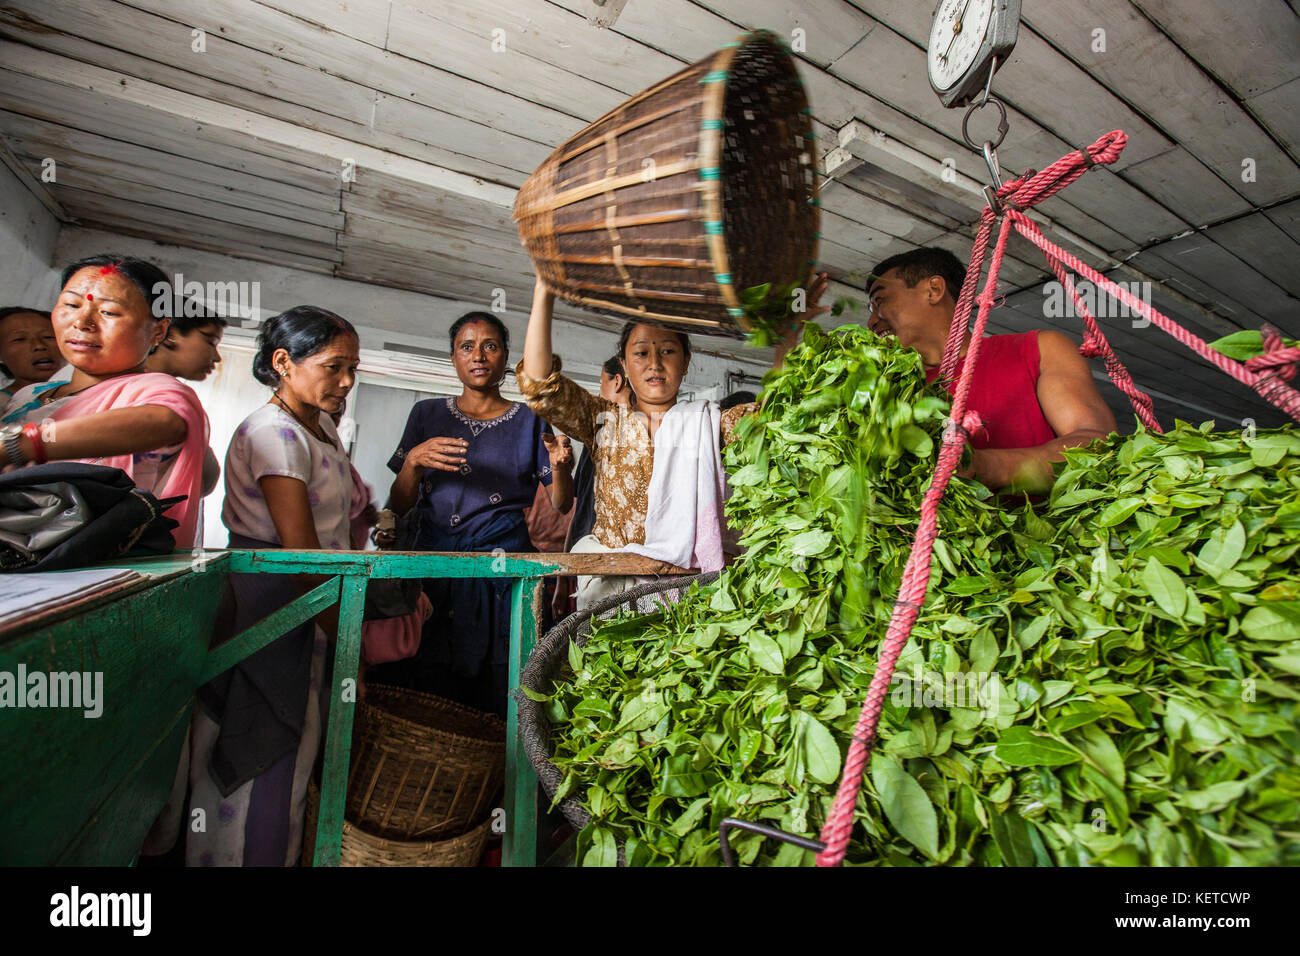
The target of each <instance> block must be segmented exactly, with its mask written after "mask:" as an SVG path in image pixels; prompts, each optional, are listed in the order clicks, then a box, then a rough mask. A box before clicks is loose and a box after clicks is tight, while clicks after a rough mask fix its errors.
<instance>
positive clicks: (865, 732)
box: [817, 130, 1300, 866]
mask: <svg viewBox="0 0 1300 956" xmlns="http://www.w3.org/2000/svg"><path fill="white" fill-rule="evenodd" d="M1127 141H1128V137H1127V136H1125V135H1124V133H1123V132H1122V131H1120V130H1113V131H1111V132H1109V133H1107V134H1106V135H1105V136H1103V137H1101V138H1100V139H1098V140H1097V142H1095V143H1093V144H1092V145H1091V146H1089V147H1087V148H1086V149H1081V150H1078V151H1077V152H1074V153H1071V154H1069V155H1068V156H1064V157H1062V158H1061V159H1059V160H1057V161H1056V162H1055V163H1053V164H1052V165H1050V166H1048V167H1047V168H1046V169H1044V170H1043V171H1042V172H1041V173H1032V174H1029V173H1027V174H1026V175H1025V176H1023V177H1021V179H1017V180H1013V181H1011V182H1008V183H1006V184H1005V185H1003V187H1002V188H1001V189H999V190H998V198H999V200H1000V201H1002V202H1003V203H1004V204H1005V205H1006V206H1008V207H1009V208H1008V209H1007V210H1006V218H1005V219H1003V222H1002V228H1001V229H1000V230H999V232H998V240H997V244H996V246H995V247H994V250H993V259H992V262H990V264H989V272H988V278H987V279H986V280H985V282H984V288H983V290H982V292H981V293H980V295H979V298H978V301H979V313H978V315H977V317H976V319H975V327H974V329H972V330H971V342H970V347H969V349H968V353H967V360H966V362H965V364H964V365H963V368H962V371H961V376H960V378H959V379H958V382H957V389H956V391H955V392H954V394H953V402H952V412H951V417H950V418H949V421H948V425H947V427H946V428H945V429H944V433H943V440H942V442H941V444H940V446H939V455H938V460H937V461H936V463H935V468H934V476H933V477H932V478H931V481H930V486H929V487H928V488H927V489H926V492H925V497H924V498H923V499H922V502H921V517H920V521H919V523H918V524H917V527H916V533H915V534H914V535H913V538H912V550H911V553H910V554H909V555H908V558H907V564H906V565H905V566H904V569H903V577H902V581H901V583H900V585H899V596H898V598H897V600H895V602H894V610H893V613H892V614H891V616H890V620H889V627H888V629H887V631H886V633H885V640H884V642H883V643H882V644H881V648H880V656H879V658H878V659H877V661H876V669H875V673H874V674H872V677H871V684H870V686H869V687H868V689H867V696H866V699H865V700H863V702H862V710H861V711H860V712H859V714H858V721H857V725H856V726H855V727H854V730H853V740H852V742H851V743H850V744H849V752H848V755H847V756H846V757H845V761H844V772H843V774H842V776H841V777H840V784H839V788H838V789H837V790H836V793H835V799H834V801H833V802H832V804H831V809H830V813H828V814H827V817H826V823H825V824H824V825H823V827H822V831H821V840H822V842H823V843H824V844H825V845H826V848H825V849H824V850H822V852H821V853H819V854H818V856H817V865H818V866H838V865H839V864H840V863H841V862H843V860H844V854H845V852H846V851H847V850H848V845H849V838H850V836H851V835H852V833H853V816H854V807H855V805H856V804H857V799H858V792H859V790H860V789H861V787H862V777H863V774H864V773H865V771H866V768H867V762H868V761H869V760H870V758H871V752H872V750H873V749H874V747H875V742H876V732H877V730H878V728H879V725H880V715H881V712H882V711H883V710H884V704H885V695H886V693H887V692H888V690H889V685H890V682H891V680H892V679H893V676H894V668H895V665H896V664H897V663H898V657H899V655H900V654H901V653H902V651H903V647H904V646H905V645H906V644H907V640H908V638H909V637H910V636H911V633H912V628H913V627H914V626H915V625H916V619H917V617H918V616H919V615H920V612H921V606H922V605H923V604H924V602H925V596H926V592H927V590H928V589H929V584H930V565H931V557H932V554H933V551H934V541H935V538H936V537H937V534H938V519H939V502H940V501H941V500H942V499H943V495H944V492H945V491H946V490H947V488H948V482H949V481H951V480H952V476H953V472H954V471H955V470H956V467H957V463H958V462H959V461H960V460H961V453H962V450H963V449H964V448H965V445H966V437H967V435H969V434H970V433H971V432H973V431H975V430H976V429H977V428H978V427H979V426H980V422H979V417H978V416H977V415H975V414H974V413H969V412H967V411H966V400H967V397H968V396H969V394H970V388H971V381H972V377H973V373H974V369H975V365H976V363H977V361H978V358H979V351H980V344H981V340H982V339H983V337H984V330H985V327H986V326H987V324H988V316H989V312H990V311H991V310H992V308H993V304H994V293H995V290H996V288H997V281H998V273H999V271H1000V270H1001V268H1002V258H1003V255H1004V254H1005V252H1006V246H1007V239H1008V238H1009V237H1010V234H1011V229H1012V228H1013V227H1014V228H1015V229H1016V230H1017V231H1018V232H1020V233H1021V235H1023V236H1025V238H1027V239H1029V240H1030V241H1031V242H1033V243H1034V244H1035V245H1037V246H1038V247H1039V248H1040V249H1042V250H1043V252H1044V254H1045V255H1046V256H1047V261H1048V263H1049V264H1050V265H1051V267H1052V270H1053V271H1054V272H1055V273H1056V275H1057V277H1058V278H1059V279H1061V281H1062V283H1063V284H1064V285H1065V286H1066V287H1067V288H1068V289H1069V290H1070V294H1071V296H1072V297H1073V298H1074V300H1075V302H1076V303H1077V304H1078V305H1080V306H1081V314H1082V316H1083V318H1084V326H1085V335H1084V346H1083V348H1084V350H1086V351H1084V354H1094V355H1101V356H1102V357H1103V358H1104V359H1105V362H1106V368H1107V371H1108V372H1110V375H1111V379H1112V380H1113V381H1114V382H1115V384H1116V386H1117V387H1119V388H1120V389H1121V390H1123V391H1124V393H1125V394H1126V395H1128V396H1129V398H1130V400H1131V401H1132V402H1133V406H1134V408H1135V409H1136V410H1137V413H1138V415H1139V416H1140V417H1141V418H1142V421H1143V422H1144V423H1145V424H1147V426H1148V427H1151V428H1153V429H1155V430H1159V426H1158V424H1157V423H1156V421H1155V416H1154V414H1153V413H1152V411H1151V399H1150V397H1149V396H1147V395H1145V394H1144V393H1142V392H1141V391H1140V390H1139V389H1138V388H1137V385H1136V384H1134V382H1133V380H1132V378H1131V377H1130V376H1129V374H1128V372H1127V370H1126V369H1125V368H1124V366H1123V365H1122V364H1121V363H1120V361H1119V359H1118V357H1116V356H1115V353H1114V352H1113V351H1112V350H1111V348H1110V344H1109V343H1108V342H1107V341H1106V337H1105V336H1104V335H1103V334H1102V332H1101V329H1100V328H1099V327H1098V326H1097V323H1096V321H1095V320H1094V319H1093V317H1092V315H1091V314H1090V313H1089V312H1088V310H1087V309H1086V308H1082V306H1083V303H1082V302H1081V301H1080V300H1079V297H1078V292H1077V290H1076V289H1075V287H1074V285H1073V283H1071V282H1070V281H1069V278H1068V276H1066V274H1065V271H1064V266H1069V267H1070V268H1071V269H1072V270H1073V271H1074V272H1075V273H1076V274H1078V275H1082V276H1085V277H1087V278H1089V279H1091V280H1092V282H1094V283H1095V284H1096V285H1097V286H1098V287H1100V288H1102V289H1104V290H1105V291H1107V292H1109V293H1110V294H1111V295H1113V296H1115V297H1116V298H1118V299H1119V300H1120V301H1121V302H1123V303H1124V304H1125V305H1127V306H1128V307H1129V308H1132V309H1136V310H1137V311H1138V312H1139V313H1140V314H1141V315H1143V316H1145V317H1146V318H1147V319H1149V320H1150V321H1152V322H1154V323H1155V324H1156V325H1157V326H1159V327H1160V328H1162V329H1164V330H1165V331H1166V332H1168V333H1169V334H1170V335H1173V336H1174V337H1175V338H1177V339H1178V340H1179V341H1180V342H1182V343H1183V344H1184V345H1187V346H1188V347H1190V348H1192V349H1193V350H1194V351H1196V352H1197V353H1198V354H1200V355H1201V356H1202V357H1203V358H1206V359H1208V360H1209V361H1211V362H1213V363H1214V364H1215V365H1216V366H1218V367H1219V368H1221V369H1223V370H1224V371H1225V372H1228V373H1229V374H1230V375H1232V376H1233V377H1234V378H1237V379H1238V380H1240V381H1243V382H1245V383H1246V384H1248V385H1251V386H1252V387H1254V388H1255V389H1256V390H1257V391H1258V392H1259V393H1260V394H1261V395H1263V396H1264V397H1265V398H1266V399H1268V400H1269V401H1271V402H1273V403H1274V404H1275V405H1278V406H1279V407H1281V408H1283V409H1285V410H1286V411H1288V412H1289V413H1290V414H1291V415H1292V417H1294V418H1296V419H1297V420H1300V393H1297V392H1295V391H1294V390H1293V389H1291V388H1289V387H1288V386H1287V385H1286V384H1285V383H1284V381H1285V380H1289V379H1291V378H1293V377H1294V376H1295V372H1296V370H1295V364H1296V362H1297V361H1298V360H1300V350H1297V349H1294V348H1286V347H1284V343H1283V342H1282V339H1281V336H1280V335H1278V334H1277V333H1276V330H1273V329H1266V330H1265V333H1264V335H1265V339H1264V345H1265V353H1264V355H1262V356H1259V357H1258V358H1256V359H1251V360H1250V361H1251V362H1254V363H1255V364H1254V365H1253V366H1252V365H1250V364H1249V363H1247V364H1246V365H1242V364H1241V363H1240V362H1236V361H1233V360H1232V359H1229V358H1228V357H1227V356H1225V355H1222V354H1221V353H1219V352H1216V351H1215V350H1214V349H1211V348H1210V347H1209V346H1208V345H1207V344H1206V343H1205V342H1203V341H1201V339H1199V338H1198V337H1196V336H1194V335H1192V334H1191V333H1189V332H1187V330H1186V329H1183V328H1182V327H1181V326H1179V325H1177V323H1174V322H1171V321H1170V320H1169V319H1167V318H1165V316H1163V315H1162V314H1161V313H1159V312H1157V311H1156V310H1155V309H1153V308H1151V307H1150V306H1148V305H1146V304H1145V303H1143V302H1139V301H1138V300H1137V299H1135V298H1134V297H1133V296H1132V295H1130V294H1129V293H1128V292H1127V291H1126V290H1125V289H1123V288H1121V287H1119V286H1117V285H1115V283H1113V282H1111V281H1110V280H1109V279H1107V278H1106V277H1105V276H1102V275H1100V274H1099V273H1097V272H1096V271H1095V270H1093V269H1091V268H1089V267H1088V266H1086V265H1084V264H1083V263H1082V262H1080V261H1079V260H1078V259H1077V258H1076V257H1074V256H1072V255H1070V254H1069V253H1067V252H1065V251H1064V250H1062V249H1060V248H1059V247H1057V246H1055V245H1053V244H1052V243H1050V242H1048V241H1047V239H1046V238H1044V237H1043V235H1042V233H1041V232H1039V230H1038V228H1037V227H1036V226H1035V225H1034V224H1033V223H1032V222H1031V221H1030V220H1029V219H1028V218H1027V217H1026V216H1025V215H1024V214H1023V213H1022V212H1020V210H1022V209H1027V208H1029V207H1030V206H1033V205H1034V204H1036V203H1039V202H1042V201H1043V200H1044V199H1046V198H1047V197H1048V196H1051V195H1053V194H1054V193H1056V192H1058V191H1059V190H1061V189H1063V188H1065V187H1066V186H1068V185H1069V184H1070V183H1072V182H1074V181H1075V180H1076V179H1078V178H1079V177H1080V176H1082V175H1083V174H1084V173H1085V172H1087V171H1088V169H1090V168H1091V167H1092V166H1094V165H1096V164H1097V163H1113V162H1114V161H1115V160H1116V159H1118V158H1119V154H1120V152H1121V151H1122V150H1123V149H1124V146H1125V144H1126V143H1127ZM995 218H996V216H995V214H994V212H993V210H991V209H989V208H988V207H985V209H984V212H983V214H982V215H981V216H980V222H979V227H978V230H977V231H976V235H975V244H974V246H973V247H972V248H971V260H970V266H969V268H968V269H967V271H966V281H965V282H963V283H962V289H961V295H960V296H959V297H958V299H957V308H956V310H955V312H954V314H953V322H952V325H951V327H950V328H949V330H948V340H947V343H946V345H945V347H944V356H943V361H942V364H941V365H940V375H941V376H943V377H944V378H945V379H950V378H951V376H952V373H953V371H954V369H955V368H956V363H957V360H958V358H959V357H960V354H961V345H962V343H963V341H964V339H965V333H966V328H967V326H968V324H969V321H970V314H971V311H972V307H973V305H974V302H975V286H976V285H977V284H978V280H979V273H980V271H981V269H982V267H983V263H984V253H985V249H986V247H987V244H988V237H989V234H990V231H991V229H992V224H993V220H994V219H995ZM1256 369H1262V370H1263V371H1262V372H1259V373H1257V372H1256Z"/></svg>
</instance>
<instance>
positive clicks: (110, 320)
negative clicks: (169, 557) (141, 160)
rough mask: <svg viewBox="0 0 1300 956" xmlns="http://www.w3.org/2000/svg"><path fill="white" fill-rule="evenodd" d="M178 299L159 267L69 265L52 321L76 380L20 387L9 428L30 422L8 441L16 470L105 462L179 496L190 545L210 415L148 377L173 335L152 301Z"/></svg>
mask: <svg viewBox="0 0 1300 956" xmlns="http://www.w3.org/2000/svg"><path fill="white" fill-rule="evenodd" d="M171 294H172V287H171V283H170V282H168V280H167V277H166V276H165V275H164V274H163V272H162V270H161V269H159V268H158V267H157V266H155V265H153V264H152V263H150V262H145V261H143V260H141V259H133V258H130V257H126V256H116V255H100V256H92V257H90V258H88V259H82V260H80V261H78V262H74V263H73V264H72V265H70V266H68V267H67V268H66V269H64V270H63V289H62V291H61V292H60V293H59V300H58V304H57V305H55V307H54V311H53V313H52V320H53V323H54V334H55V337H56V338H57V340H58V346H59V352H60V354H62V356H63V358H64V359H65V360H67V361H68V362H69V363H70V364H71V365H72V367H73V373H72V380H71V381H69V382H37V383H35V384H32V385H29V386H27V387H26V388H22V389H19V390H18V391H17V392H15V393H14V396H13V398H12V399H11V400H10V402H9V406H8V408H7V409H6V411H5V415H4V419H3V424H6V425H10V424H20V425H25V426H28V427H26V428H24V429H23V432H22V435H21V436H20V437H19V438H18V439H17V440H16V441H14V442H7V443H6V446H5V452H6V454H7V456H8V463H9V464H15V465H26V464H41V463H43V462H46V461H81V462H85V463H87V464H95V465H106V466H108V467H110V468H120V469H122V471H124V472H126V474H127V476H128V477H129V478H131V480H132V481H134V482H135V485H136V487H137V488H139V489H140V490H141V491H147V492H149V493H150V494H152V495H153V496H154V497H155V498H158V499H163V498H170V497H182V498H183V499H184V500H182V501H180V502H178V503H177V504H175V505H173V506H172V507H171V508H169V509H168V510H167V512H166V514H167V517H169V518H171V519H173V520H174V521H176V522H178V523H179V527H177V528H175V529H173V531H172V538H173V540H175V542H176V546H177V547H178V548H182V549H185V548H192V547H193V546H194V540H195V536H196V534H197V530H198V512H199V502H200V500H201V498H202V479H203V458H204V454H205V452H206V450H207V446H208V419H207V415H206V414H204V411H203V406H202V405H201V404H200V402H199V397H198V396H197V395H196V394H195V393H194V391H193V390H192V389H190V388H189V387H188V386H186V385H183V384H181V383H180V382H179V381H177V380H176V379H175V378H173V377H172V376H170V375H164V374H162V373H161V372H146V371H144V365H145V359H146V358H147V357H148V355H149V354H150V353H151V352H152V351H153V350H154V349H156V348H157V347H158V343H159V342H161V341H162V339H163V336H165V335H166V334H167V324H168V320H167V319H165V318H159V317H158V315H159V313H160V312H162V311H163V310H162V309H161V308H159V309H155V308H154V303H155V302H156V301H157V300H158V298H160V297H162V296H171ZM170 304H171V303H170V301H168V302H167V306H168V307H170ZM164 314H169V312H168V313H164Z"/></svg>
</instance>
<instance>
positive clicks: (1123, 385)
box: [1047, 255, 1164, 432]
mask: <svg viewBox="0 0 1300 956" xmlns="http://www.w3.org/2000/svg"><path fill="white" fill-rule="evenodd" d="M1047 262H1048V265H1050V266H1051V267H1052V271H1053V272H1055V273H1056V278H1057V280H1058V281H1059V282H1060V283H1061V285H1062V286H1064V287H1065V288H1066V290H1067V291H1069V293H1070V297H1071V298H1072V299H1073V300H1074V305H1075V308H1076V309H1078V310H1079V316H1080V318H1082V319H1083V324H1084V333H1083V344H1082V345H1081V346H1079V354H1080V355H1083V356H1084V357H1086V358H1096V357H1098V356H1100V357H1101V359H1102V361H1104V362H1105V363H1106V371H1107V373H1108V374H1109V375H1110V380H1111V381H1112V382H1114V383H1115V387H1116V388H1118V389H1119V390H1120V391H1121V392H1123V393H1124V394H1125V395H1127V396H1128V399H1129V401H1130V402H1131V403H1132V405H1133V411H1135V412H1136V413H1137V416H1138V418H1139V419H1140V420H1141V421H1142V424H1143V425H1145V426H1146V427H1147V428H1148V429H1150V430H1151V431H1153V432H1163V431H1164V429H1163V428H1161V427H1160V423H1159V422H1157V421H1156V414H1155V407H1154V406H1153V405H1152V404H1151V396H1150V395H1148V394H1147V393H1146V392H1144V391H1142V390H1141V389H1140V388H1138V387H1137V383H1136V382H1134V381H1133V377H1132V376H1131V375H1129V373H1128V369H1126V368H1125V367H1124V363H1123V362H1121V361H1120V360H1119V356H1117V355H1116V354H1115V353H1114V351H1113V350H1112V349H1111V347H1110V342H1108V341H1107V340H1106V336H1105V334H1103V333H1102V331H1101V327H1100V326H1098V325H1097V320H1096V319H1094V318H1093V317H1092V313H1091V312H1089V311H1088V306H1087V304H1086V303H1085V302H1084V301H1083V298H1082V297H1081V296H1080V295H1079V290H1078V289H1076V288H1075V286H1074V282H1073V281H1072V280H1071V279H1070V276H1069V274H1068V273H1067V272H1066V271H1065V266H1063V265H1062V264H1061V260H1059V259H1057V258H1056V257H1054V256H1052V255H1047Z"/></svg>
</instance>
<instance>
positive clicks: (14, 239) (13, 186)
mask: <svg viewBox="0 0 1300 956" xmlns="http://www.w3.org/2000/svg"><path fill="white" fill-rule="evenodd" d="M58 236H59V220H58V219H56V218H55V217H54V214H53V213H51V212H50V211H49V210H48V209H46V208H45V206H44V205H42V204H41V202H40V200H38V199H37V198H36V197H35V196H34V195H33V194H32V193H31V191H30V190H29V189H28V188H27V186H26V185H24V184H23V182H22V181H21V180H19V178H18V177H17V176H16V175H14V172H13V171H12V170H11V169H10V168H9V167H8V166H6V165H4V164H3V163H0V308H3V307H5V306H10V305H23V306H31V307H32V308H39V309H42V310H48V309H50V308H53V306H54V300H55V299H56V298H57V296H58V293H59V270H58V268H57V265H56V263H55V258H54V257H55V243H56V240H57V239H58Z"/></svg>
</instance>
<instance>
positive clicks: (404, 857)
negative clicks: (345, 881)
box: [302, 780, 492, 866]
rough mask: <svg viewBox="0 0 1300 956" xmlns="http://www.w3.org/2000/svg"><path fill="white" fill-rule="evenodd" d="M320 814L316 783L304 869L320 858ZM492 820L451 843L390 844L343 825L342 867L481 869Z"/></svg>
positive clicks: (311, 793)
mask: <svg viewBox="0 0 1300 956" xmlns="http://www.w3.org/2000/svg"><path fill="white" fill-rule="evenodd" d="M319 814H320V789H319V788H318V787H317V786H316V781H315V780H313V781H311V783H310V785H309V786H308V788H307V829H306V830H304V831H303V839H302V865H303V866H311V865H312V858H313V857H314V856H315V855H316V820H317V817H318V816H319ZM491 829H492V820H491V818H489V819H487V820H484V821H483V822H482V823H480V824H479V825H478V826H476V827H475V828H474V829H472V830H470V831H469V832H468V833H462V834H461V835H460V836H455V837H452V838H451V839H448V840H437V841H420V840H390V839H387V838H385V837H382V836H376V835H375V834H373V833H367V832H366V831H365V830H363V829H362V828H361V827H360V826H358V825H356V824H354V823H352V822H350V821H348V820H344V821H343V844H342V848H341V853H340V858H339V863H340V865H341V866H477V865H478V863H479V860H480V859H481V858H482V856H483V847H484V845H485V844H486V843H487V838H488V833H489V831H490V830H491Z"/></svg>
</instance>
